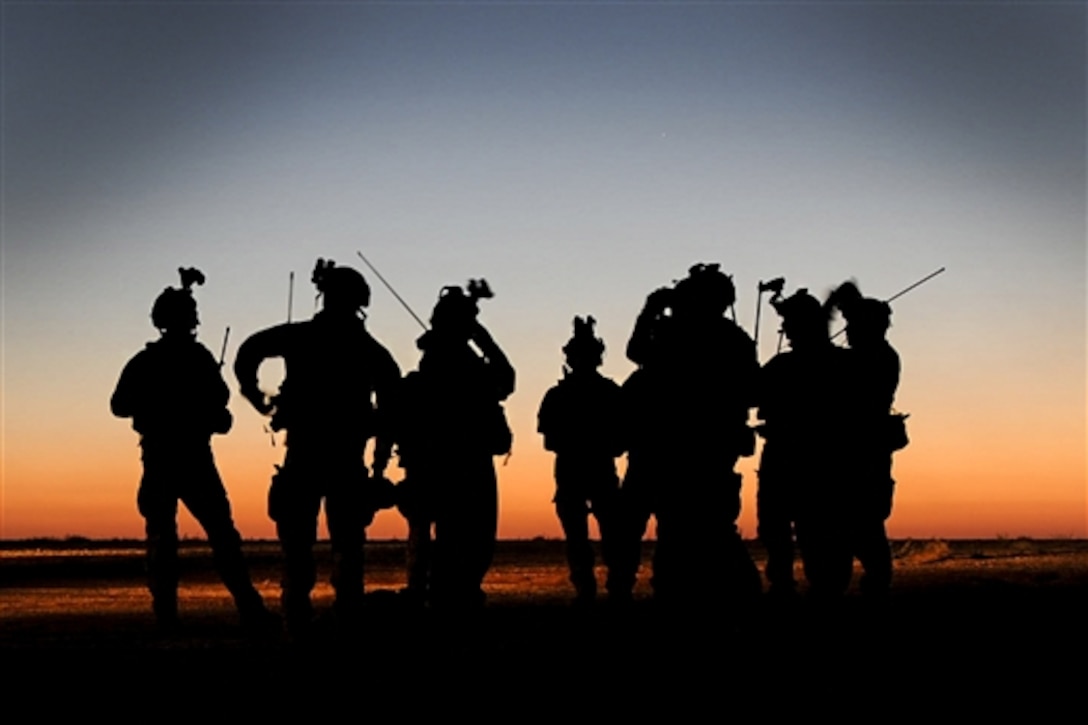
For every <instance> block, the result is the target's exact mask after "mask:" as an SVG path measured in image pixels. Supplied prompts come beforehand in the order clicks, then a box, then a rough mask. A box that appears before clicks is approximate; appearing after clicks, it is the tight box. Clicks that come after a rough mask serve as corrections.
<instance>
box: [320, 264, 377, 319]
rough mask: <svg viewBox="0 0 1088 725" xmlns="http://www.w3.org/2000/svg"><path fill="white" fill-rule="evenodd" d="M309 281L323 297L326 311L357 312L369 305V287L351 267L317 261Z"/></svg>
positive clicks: (361, 276)
mask: <svg viewBox="0 0 1088 725" xmlns="http://www.w3.org/2000/svg"><path fill="white" fill-rule="evenodd" d="M310 281H311V282H313V283H314V286H315V287H317V291H318V292H319V293H320V294H321V296H322V297H324V299H325V302H324V305H325V308H326V309H338V310H351V311H352V312H358V311H359V310H361V309H362V308H364V307H367V306H369V305H370V285H368V284H367V283H366V279H364V278H363V275H361V274H360V273H359V272H358V271H357V270H355V269H352V268H351V267H338V266H337V265H336V262H334V261H332V260H331V259H318V260H317V264H316V265H315V266H314V272H313V275H312V276H311V278H310Z"/></svg>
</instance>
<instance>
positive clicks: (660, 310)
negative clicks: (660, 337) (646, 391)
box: [627, 287, 671, 365]
mask: <svg viewBox="0 0 1088 725" xmlns="http://www.w3.org/2000/svg"><path fill="white" fill-rule="evenodd" d="M670 295H671V290H669V289H668V288H667V287H662V288H661V289H658V290H654V291H653V292H651V293H650V296H649V297H647V298H646V304H645V305H643V307H642V311H641V312H639V313H638V319H636V320H635V329H634V330H633V331H632V332H631V339H629V340H628V341H627V359H628V360H630V361H631V362H633V363H634V364H636V365H645V364H646V363H647V362H649V359H650V356H651V355H652V351H653V345H654V327H655V326H656V324H657V321H658V319H659V318H660V317H661V315H662V314H664V312H665V309H666V308H667V307H668V301H669V297H670Z"/></svg>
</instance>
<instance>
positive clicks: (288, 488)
mask: <svg viewBox="0 0 1088 725" xmlns="http://www.w3.org/2000/svg"><path fill="white" fill-rule="evenodd" d="M305 473H306V468H305V466H301V465H292V464H285V465H284V466H283V468H281V469H280V471H279V472H278V473H277V474H276V475H275V476H273V477H272V487H271V488H270V489H269V491H268V515H269V517H270V518H271V519H272V520H273V521H274V522H275V523H276V536H277V538H279V541H280V548H281V549H282V551H283V578H282V580H281V584H280V586H281V594H280V600H281V603H282V605H283V613H284V616H285V617H286V619H287V629H288V630H289V631H293V632H302V631H304V630H305V628H306V627H307V626H309V624H310V621H311V620H312V619H313V604H312V603H311V602H310V592H312V591H313V588H314V584H315V583H316V581H317V567H316V564H315V563H314V544H316V543H317V516H318V513H319V512H320V510H321V496H320V494H319V493H317V492H316V491H313V490H310V486H309V485H308V484H310V483H312V484H316V482H308V481H306V480H305V479H304V474H305ZM313 488H315V489H316V485H314V486H313Z"/></svg>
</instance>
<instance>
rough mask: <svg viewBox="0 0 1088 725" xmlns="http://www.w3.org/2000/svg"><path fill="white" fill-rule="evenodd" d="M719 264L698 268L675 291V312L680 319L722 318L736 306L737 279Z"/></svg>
mask: <svg viewBox="0 0 1088 725" xmlns="http://www.w3.org/2000/svg"><path fill="white" fill-rule="evenodd" d="M720 267H721V265H719V264H703V263H699V264H695V265H692V267H691V269H689V270H688V276H687V277H685V278H684V279H682V280H680V281H679V282H677V283H676V286H675V287H674V288H673V291H674V295H673V300H672V304H671V307H672V310H673V312H674V313H676V314H679V315H694V316H700V317H721V316H722V315H724V314H725V311H726V310H727V309H729V306H730V305H732V304H733V303H734V302H736V299H737V290H736V288H735V287H734V286H733V279H732V278H731V277H730V276H729V275H727V274H725V273H724V272H722V271H721V269H720Z"/></svg>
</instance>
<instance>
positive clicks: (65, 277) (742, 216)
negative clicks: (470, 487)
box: [0, 1, 1088, 539]
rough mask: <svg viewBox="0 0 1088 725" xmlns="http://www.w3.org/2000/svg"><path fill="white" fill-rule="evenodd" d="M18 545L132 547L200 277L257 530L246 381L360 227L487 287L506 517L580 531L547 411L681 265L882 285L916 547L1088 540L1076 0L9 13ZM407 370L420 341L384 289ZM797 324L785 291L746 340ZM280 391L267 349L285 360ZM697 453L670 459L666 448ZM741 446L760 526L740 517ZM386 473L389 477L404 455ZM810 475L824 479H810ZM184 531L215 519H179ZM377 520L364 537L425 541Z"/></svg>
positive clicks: (376, 247)
mask: <svg viewBox="0 0 1088 725" xmlns="http://www.w3.org/2000/svg"><path fill="white" fill-rule="evenodd" d="M0 20H2V33H3V35H2V44H3V50H2V52H3V57H2V68H0V75H2V77H0V81H2V94H3V96H2V102H3V107H2V139H0V143H2V148H0V151H2V153H0V156H2V161H0V163H2V167H0V174H2V178H0V181H2V189H0V195H2V204H3V208H2V228H0V233H2V258H0V263H2V283H3V285H2V286H3V290H2V294H3V299H2V312H3V328H2V343H3V349H2V353H3V365H2V375H3V379H2V396H3V397H2V406H3V408H2V452H0V453H2V465H3V470H2V499H0V504H2V505H0V537H2V538H8V539H11V538H23V537H29V536H68V535H83V536H91V537H138V536H141V535H142V532H143V522H142V519H141V518H140V516H139V514H138V513H137V511H136V506H135V499H136V495H135V494H136V487H137V484H138V481H139V476H140V462H139V449H138V446H137V435H136V434H135V433H134V432H133V431H132V430H131V427H130V422H129V421H127V420H121V419H117V418H113V417H112V416H111V415H110V412H109V406H108V401H109V396H110V393H111V392H112V390H113V387H114V385H115V383H116V381H117V377H118V375H119V373H120V370H121V368H122V367H123V365H124V364H125V362H126V361H127V360H128V359H129V358H130V357H131V356H132V355H133V354H135V353H136V352H137V351H138V350H139V349H140V348H141V347H142V346H143V345H144V344H145V343H146V342H147V341H149V340H153V339H155V338H156V337H157V333H156V332H155V330H154V329H153V328H152V326H151V324H150V320H149V312H150V308H151V303H152V302H153V300H154V299H155V297H156V296H157V295H158V294H159V293H160V292H161V291H162V289H163V288H164V287H166V286H172V285H176V284H177V274H176V269H177V267H179V266H196V267H199V268H200V269H202V270H203V271H204V273H205V274H206V275H207V284H206V285H205V286H204V287H202V288H199V289H198V291H197V299H198V302H199V305H200V315H201V320H202V322H203V324H202V326H201V328H200V338H201V340H202V341H203V342H204V343H205V344H206V345H207V346H208V347H209V348H211V349H212V350H213V351H214V352H215V353H216V354H218V352H219V347H220V344H221V341H222V337H223V332H224V328H225V327H226V326H228V325H229V326H230V328H231V337H230V340H229V345H228V354H227V363H228V364H227V366H226V367H225V371H226V372H227V375H228V377H227V380H228V383H229V384H230V386H231V389H232V392H233V396H232V400H231V409H232V411H233V412H234V416H235V426H234V429H233V430H232V431H231V433H229V434H228V435H226V436H220V437H217V438H216V440H215V450H216V455H217V459H218V462H219V466H220V471H221V473H222V474H223V477H224V479H225V482H226V484H227V488H228V490H229V493H230V496H231V500H232V503H233V506H234V510H235V519H236V522H237V524H238V526H239V529H240V530H241V531H242V533H243V535H244V536H246V537H271V536H273V528H272V525H271V523H270V522H269V520H268V518H267V516H266V513H265V497H266V494H267V489H268V483H269V477H270V475H271V473H272V471H273V464H274V463H278V462H280V461H281V460H282V456H283V448H282V440H277V442H276V446H275V447H273V446H272V445H271V443H270V438H269V435H268V434H266V433H265V432H264V431H263V429H262V426H263V420H262V419H261V417H260V416H259V415H258V414H257V413H256V412H255V411H253V410H252V408H251V407H249V405H248V403H246V402H245V401H244V400H243V399H242V398H241V397H240V396H239V395H238V393H237V383H236V381H235V380H234V379H233V376H232V375H231V374H230V372H229V367H230V363H231V362H232V361H233V356H234V352H235V350H236V349H237V346H238V345H239V344H240V343H241V341H242V340H243V339H244V338H245V336H247V335H248V334H250V333H252V332H254V331H256V330H258V329H261V328H264V327H267V326H270V325H273V324H276V323H279V322H282V321H284V319H285V317H286V314H287V282H288V274H289V273H290V272H291V271H294V272H295V274H296V286H295V296H294V315H295V318H296V319H300V318H302V319H304V318H306V317H309V316H310V315H311V314H312V313H313V311H314V295H313V288H312V286H311V285H310V284H309V281H308V280H309V277H310V271H311V269H312V268H313V265H314V261H315V259H316V258H317V257H326V258H332V259H334V260H336V261H337V262H340V263H344V264H353V265H355V266H357V267H359V268H360V269H362V266H361V264H360V263H359V262H358V258H357V257H356V256H355V252H356V250H361V251H363V253H364V254H366V255H367V256H368V258H369V259H370V260H371V261H372V262H374V264H376V265H377V266H378V268H379V269H380V270H381V271H382V272H383V274H384V275H385V276H386V277H387V278H388V279H389V280H390V281H391V282H392V283H393V284H394V285H395V286H396V287H397V290H398V291H399V292H400V294H401V295H402V296H403V297H404V298H405V299H406V300H408V302H409V303H410V304H411V305H412V306H413V307H414V308H415V310H416V311H417V312H418V313H419V314H420V315H421V316H424V317H426V316H427V315H428V314H429V312H430V309H431V306H432V305H433V303H434V300H435V298H436V295H437V292H438V290H439V289H440V288H441V287H442V286H443V285H449V284H464V283H465V281H466V280H467V279H468V278H470V277H485V278H486V279H487V280H488V281H489V282H490V283H491V286H492V288H493V290H494V291H495V295H496V296H495V299H493V300H490V301H486V302H484V303H482V305H481V306H482V312H481V320H482V321H483V322H484V324H485V325H486V326H487V327H488V329H489V330H490V331H491V332H492V334H493V335H494V337H495V339H496V340H497V341H498V342H499V344H500V345H501V346H502V347H503V348H504V349H505V350H506V352H507V354H508V355H509V357H510V359H511V361H512V362H513V364H514V366H515V367H516V369H517V373H518V380H517V391H516V392H515V393H514V395H513V396H512V397H511V399H510V400H509V402H508V404H507V411H508V417H509V419H510V421H511V424H512V426H513V428H514V433H515V443H514V454H513V456H512V458H511V459H510V461H509V463H508V465H506V466H505V467H500V468H499V477H500V488H501V505H500V511H501V520H500V536H503V537H531V536H536V535H544V536H558V535H559V533H560V529H559V526H558V522H557V520H556V518H555V514H554V511H553V509H552V506H551V503H550V500H551V495H552V490H553V487H554V483H553V480H552V478H551V465H552V461H551V454H548V453H546V452H545V451H544V450H543V448H542V445H541V441H540V437H539V435H537V434H536V432H535V430H536V411H537V408H538V406H539V403H540V400H541V398H542V396H543V395H544V392H545V391H546V390H547V388H548V387H549V386H551V385H553V384H554V383H555V381H556V380H557V378H558V377H559V375H560V366H561V364H562V354H561V352H560V348H561V347H562V345H563V344H564V342H565V341H566V340H567V339H568V338H569V336H570V332H571V318H572V317H573V316H574V315H585V314H592V315H593V316H594V317H596V318H597V319H598V320H599V327H598V331H599V333H600V334H601V336H602V337H603V338H604V340H605V342H606V344H607V345H608V353H607V358H606V362H605V366H604V372H605V374H607V375H609V376H611V377H613V378H615V379H616V380H622V379H623V378H624V377H626V376H627V375H628V373H629V372H630V371H631V370H632V369H633V366H632V365H631V364H630V363H629V362H628V361H627V360H626V359H625V358H624V355H623V350H624V346H625V344H626V340H627V336H628V335H629V334H630V332H631V329H632V326H633V324H634V320H635V316H636V315H637V313H638V311H639V309H640V307H641V305H642V302H643V300H644V299H645V296H646V295H647V294H648V293H649V292H651V291H652V290H653V289H655V288H657V287H660V286H662V285H667V284H670V283H671V282H672V281H673V280H676V279H680V278H681V277H683V276H684V274H685V272H686V270H687V268H688V267H689V266H690V265H691V264H693V263H695V262H720V263H722V265H723V268H724V269H725V270H726V271H728V272H730V273H732V274H733V275H734V279H735V281H736V284H737V288H738V296H739V300H738V304H737V314H738V319H739V321H740V322H741V324H742V325H743V326H744V327H745V328H747V329H748V330H749V332H751V331H752V326H753V321H754V315H755V290H756V285H757V283H758V281H759V280H761V279H764V280H765V279H770V278H772V277H776V276H784V277H785V278H786V280H787V283H788V289H789V290H791V291H792V290H793V289H795V288H797V287H807V288H809V289H810V290H812V291H813V292H815V293H816V294H818V295H820V296H823V295H824V294H825V293H826V292H827V291H828V290H829V289H830V288H831V287H832V286H834V285H835V284H837V283H839V282H841V281H842V280H844V279H846V278H848V277H854V278H856V279H857V280H858V282H859V283H860V285H861V288H862V290H863V292H865V293H867V294H870V295H873V296H876V297H887V296H890V295H892V294H894V293H895V292H897V291H898V290H900V289H901V288H903V287H905V286H907V285H908V284H910V283H911V282H913V281H915V280H916V279H918V278H921V277H923V276H924V275H926V274H928V273H930V272H932V271H933V270H935V269H937V268H939V267H941V266H945V267H947V271H946V272H945V273H944V274H942V275H941V276H939V277H937V278H936V279H934V280H933V281H931V282H929V283H928V284H926V285H925V286H923V287H921V288H920V289H918V290H916V291H915V292H912V293H911V294H909V295H907V296H905V297H903V298H902V299H901V300H898V301H896V302H895V304H894V310H895V314H894V316H893V325H894V326H893V328H892V330H891V332H890V336H889V337H890V339H891V341H892V343H893V344H894V345H895V347H896V348H897V349H898V351H899V353H900V355H901V358H902V361H903V376H902V382H901V385H900V388H899V394H898V396H897V400H896V407H897V408H898V409H899V410H902V411H905V412H909V413H910V414H911V418H910V421H909V428H910V435H911V439H912V443H911V445H910V447H908V448H907V449H906V450H904V451H902V452H900V453H898V454H897V455H896V463H895V478H896V479H897V481H898V492H897V499H896V508H895V511H894V513H893V515H892V518H891V519H890V521H889V530H890V533H891V535H892V536H895V537H929V536H943V537H992V536H997V535H1003V536H1020V535H1028V536H1035V537H1051V536H1078V537H1083V536H1086V535H1088V504H1086V444H1085V439H1086V425H1085V417H1086V416H1085V411H1086V385H1085V380H1086V355H1085V347H1086V313H1085V309H1086V285H1085V278H1086V231H1085V226H1086V225H1085V217H1086V173H1085V168H1086V145H1085V138H1086V129H1088V126H1086V70H1085V68H1086V61H1088V55H1086V42H1085V41H1086V36H1088V23H1086V6H1085V5H1084V4H1082V3H1046V2H1039V3H988V2H964V3H954V4H951V3H950V4H938V3H901V2H878V1H876V2H866V3H852V2H844V3H830V2H819V1H814V2H795V3H713V2H711V3H690V4H687V3H667V4H666V3H612V2H607V3H606V2H600V3H598V2H578V3H573V2H572V3H565V2H552V3H540V2H535V3H520V2H494V3H493V2H477V3H458V2H447V3H427V2H419V3H352V2H346V3H344V2H340V3H317V2H314V3H302V2H279V3H248V2H236V3H228V2H223V3H215V2H211V3H191V4H187V3H170V2H154V3H93V2H89V3H52V2H41V3H36V2H22V3H15V2H12V3H9V2H5V3H4V4H3V9H2V18H0ZM362 271H364V273H365V274H366V276H367V278H368V279H369V280H370V282H371V286H372V288H373V304H372V306H371V308H370V309H369V313H368V314H369V325H370V329H371V331H372V332H373V334H374V335H375V337H377V338H378V339H379V340H380V341H382V342H383V343H384V344H385V345H386V346H387V347H388V348H389V349H390V351H391V352H392V353H393V355H394V357H395V358H396V359H397V361H398V363H399V364H400V366H401V368H402V370H404V371H408V370H411V369H413V368H414V367H415V365H416V363H417V361H418V351H417V350H416V348H415V344H414V342H415V338H416V337H417V336H418V335H419V333H420V330H419V328H418V326H417V325H416V323H415V322H414V321H413V320H412V319H411V317H410V316H409V315H408V313H407V312H405V311H404V310H403V309H402V308H401V307H400V306H399V305H398V304H397V303H396V301H395V300H394V299H393V298H392V296H391V295H390V294H389V293H388V292H387V291H386V290H385V289H383V288H382V287H381V286H380V284H379V283H378V282H377V280H375V279H374V278H373V275H371V274H369V273H368V272H366V270H365V269H363V270H362ZM777 323H778V318H777V316H776V315H775V314H774V312H773V311H772V310H771V309H770V308H766V309H765V310H764V313H763V328H762V331H761V335H760V337H761V345H760V347H761V351H760V352H761V360H763V361H766V360H767V359H768V358H769V357H770V356H771V355H772V354H773V353H774V348H775V342H776V338H777V335H776V330H777ZM263 373H264V374H263V377H264V379H265V385H266V388H267V389H269V390H272V389H274V387H275V384H276V382H277V377H276V376H277V369H276V367H275V366H274V365H269V366H266V368H265V369H264V371H263ZM676 455H677V456H678V457H679V456H682V455H685V452H683V451H677V452H676ZM754 469H755V459H746V460H745V461H744V462H743V463H742V465H741V468H740V470H741V471H742V472H743V473H744V474H745V478H744V502H745V505H744V511H743V513H742V516H741V519H740V525H741V528H742V532H743V533H744V534H745V535H746V536H754V533H755V521H754V509H755V506H754V495H755V487H756V479H755V474H754ZM395 470H397V473H398V476H399V469H395ZM814 483H816V482H814ZM181 527H182V533H183V534H185V535H199V534H200V533H201V532H200V529H199V526H197V525H196V524H195V523H194V522H193V520H192V519H191V518H190V517H189V516H188V514H183V515H182V516H181ZM404 533H405V525H404V523H403V520H402V519H401V518H400V517H399V515H398V514H396V513H393V512H384V513H382V514H381V515H379V517H378V519H377V521H376V523H375V524H374V525H373V526H372V528H371V530H370V535H371V536H372V537H375V538H386V537H403V536H404Z"/></svg>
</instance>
